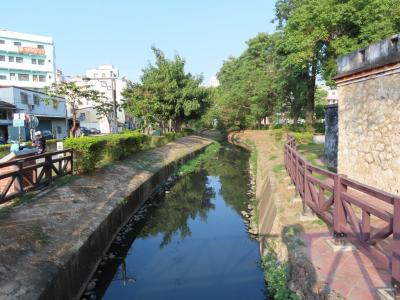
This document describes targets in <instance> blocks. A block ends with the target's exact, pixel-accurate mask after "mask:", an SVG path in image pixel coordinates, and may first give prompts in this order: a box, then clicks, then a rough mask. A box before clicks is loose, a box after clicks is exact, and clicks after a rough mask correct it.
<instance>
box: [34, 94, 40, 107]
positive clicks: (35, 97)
mask: <svg viewBox="0 0 400 300" xmlns="http://www.w3.org/2000/svg"><path fill="white" fill-rule="evenodd" d="M33 104H35V105H36V106H40V96H38V95H33Z"/></svg>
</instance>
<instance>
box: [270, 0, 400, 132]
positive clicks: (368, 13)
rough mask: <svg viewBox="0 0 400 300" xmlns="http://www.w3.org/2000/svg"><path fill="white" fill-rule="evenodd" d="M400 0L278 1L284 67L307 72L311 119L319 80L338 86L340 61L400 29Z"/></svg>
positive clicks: (307, 97) (311, 119)
mask: <svg viewBox="0 0 400 300" xmlns="http://www.w3.org/2000/svg"><path fill="white" fill-rule="evenodd" d="M399 5H400V0H371V1H363V0H341V1H337V0H279V1H277V4H276V21H278V29H279V30H281V31H282V32H283V33H284V39H283V43H282V44H281V45H280V48H281V53H282V56H283V58H284V59H283V62H282V64H283V66H285V67H287V68H291V69H294V70H295V71H296V72H297V73H300V74H303V75H304V76H303V79H304V81H305V82H306V83H307V91H306V94H305V108H306V120H307V122H308V124H310V125H312V124H313V123H314V111H315V92H316V80H317V77H318V76H321V77H322V78H323V79H325V81H326V82H327V84H328V85H331V86H332V85H334V80H333V76H334V75H335V74H336V59H337V57H338V56H339V55H343V54H347V53H349V52H351V51H354V50H356V49H358V48H361V47H364V46H366V45H368V44H370V43H372V42H376V41H378V40H381V39H383V38H386V37H388V36H390V35H391V34H394V33H397V32H398V31H399V30H400V16H399V14H398V10H396V9H393V8H394V7H399Z"/></svg>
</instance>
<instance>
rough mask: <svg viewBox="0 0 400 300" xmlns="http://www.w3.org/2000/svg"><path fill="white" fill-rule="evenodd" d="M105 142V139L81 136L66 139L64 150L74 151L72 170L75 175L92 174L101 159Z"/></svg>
mask: <svg viewBox="0 0 400 300" xmlns="http://www.w3.org/2000/svg"><path fill="white" fill-rule="evenodd" d="M106 145H107V140H106V137H105V138H99V137H90V136H83V137H78V138H67V139H66V140H65V142H64V146H65V148H71V149H73V150H74V155H75V157H74V169H75V172H77V173H93V172H94V170H95V167H96V165H97V164H98V163H99V162H100V161H101V160H102V159H103V156H104V154H105V147H106Z"/></svg>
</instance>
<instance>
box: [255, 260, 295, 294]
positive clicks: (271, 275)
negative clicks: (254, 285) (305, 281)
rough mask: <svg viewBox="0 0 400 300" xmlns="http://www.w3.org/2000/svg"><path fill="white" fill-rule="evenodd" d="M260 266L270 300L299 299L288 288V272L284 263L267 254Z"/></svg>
mask: <svg viewBox="0 0 400 300" xmlns="http://www.w3.org/2000/svg"><path fill="white" fill-rule="evenodd" d="M262 266H263V269H264V273H265V279H266V281H267V285H268V293H269V296H270V297H271V298H272V299H277V300H287V299H293V300H294V299H299V298H298V297H297V295H296V294H295V293H293V292H292V291H291V290H290V289H289V288H288V287H287V283H288V279H289V271H288V266H287V264H286V263H281V262H279V261H278V259H277V257H276V254H275V253H273V252H269V253H268V254H267V255H265V256H264V257H263V258H262Z"/></svg>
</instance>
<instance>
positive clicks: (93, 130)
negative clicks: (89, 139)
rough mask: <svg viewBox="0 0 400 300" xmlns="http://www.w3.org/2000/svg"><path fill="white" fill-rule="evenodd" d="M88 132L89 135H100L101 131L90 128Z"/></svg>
mask: <svg viewBox="0 0 400 300" xmlns="http://www.w3.org/2000/svg"><path fill="white" fill-rule="evenodd" d="M89 131H90V133H91V134H100V133H101V131H100V130H98V129H96V128H90V129H89Z"/></svg>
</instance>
